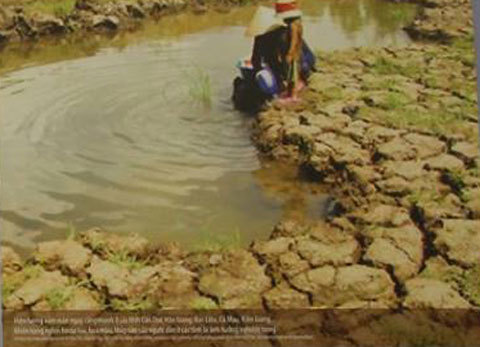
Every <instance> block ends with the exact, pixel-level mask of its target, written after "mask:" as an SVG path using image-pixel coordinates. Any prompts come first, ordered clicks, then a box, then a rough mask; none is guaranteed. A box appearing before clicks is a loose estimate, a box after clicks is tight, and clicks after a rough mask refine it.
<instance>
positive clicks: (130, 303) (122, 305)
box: [109, 298, 156, 311]
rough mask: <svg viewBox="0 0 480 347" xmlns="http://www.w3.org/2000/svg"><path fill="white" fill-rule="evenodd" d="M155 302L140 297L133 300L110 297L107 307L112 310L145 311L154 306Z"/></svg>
mask: <svg viewBox="0 0 480 347" xmlns="http://www.w3.org/2000/svg"><path fill="white" fill-rule="evenodd" d="M155 306H156V305H155V303H153V302H152V301H151V300H150V299H147V298H141V299H135V300H121V299H116V298H115V299H112V300H111V301H110V305H109V307H110V308H111V309H113V310H114V311H145V310H151V309H154V308H155Z"/></svg>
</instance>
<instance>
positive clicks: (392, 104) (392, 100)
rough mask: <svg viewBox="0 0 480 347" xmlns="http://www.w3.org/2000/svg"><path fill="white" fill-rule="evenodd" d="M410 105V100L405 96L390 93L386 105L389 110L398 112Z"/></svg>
mask: <svg viewBox="0 0 480 347" xmlns="http://www.w3.org/2000/svg"><path fill="white" fill-rule="evenodd" d="M407 104H408V99H407V97H406V96H405V95H403V94H401V93H396V92H390V93H388V95H387V97H386V99H385V102H384V105H382V106H383V107H384V108H385V109H387V110H397V109H399V108H402V107H404V106H405V105H407Z"/></svg>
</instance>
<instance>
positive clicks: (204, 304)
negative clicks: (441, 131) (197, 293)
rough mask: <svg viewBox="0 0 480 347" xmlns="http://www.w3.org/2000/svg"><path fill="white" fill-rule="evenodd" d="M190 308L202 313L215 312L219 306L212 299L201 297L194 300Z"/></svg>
mask: <svg viewBox="0 0 480 347" xmlns="http://www.w3.org/2000/svg"><path fill="white" fill-rule="evenodd" d="M190 308H191V309H192V310H198V311H202V310H214V309H216V308H218V306H217V304H216V303H215V302H214V301H213V300H212V299H209V298H206V297H203V296H201V297H198V298H195V299H193V300H192V302H190Z"/></svg>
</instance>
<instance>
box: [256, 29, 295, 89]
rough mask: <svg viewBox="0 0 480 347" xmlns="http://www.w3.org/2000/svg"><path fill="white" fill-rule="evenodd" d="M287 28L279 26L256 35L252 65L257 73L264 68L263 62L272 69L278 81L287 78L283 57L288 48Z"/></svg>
mask: <svg viewBox="0 0 480 347" xmlns="http://www.w3.org/2000/svg"><path fill="white" fill-rule="evenodd" d="M287 31H288V30H287V28H283V27H282V28H278V29H276V30H273V31H271V32H268V33H266V34H263V35H260V36H256V37H255V41H254V43H253V54H252V65H253V69H254V71H255V73H257V72H258V71H260V70H261V69H262V63H265V64H267V65H268V66H269V67H270V69H271V70H272V72H273V74H274V76H275V78H276V79H277V81H278V82H279V84H280V82H281V81H284V80H285V77H286V76H285V72H284V70H285V69H284V65H283V61H282V60H283V57H284V56H285V50H286V49H288V41H287V35H288V33H287Z"/></svg>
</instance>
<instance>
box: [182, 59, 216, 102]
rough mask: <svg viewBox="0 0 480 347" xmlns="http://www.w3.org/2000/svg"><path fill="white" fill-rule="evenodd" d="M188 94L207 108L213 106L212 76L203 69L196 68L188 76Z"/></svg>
mask: <svg viewBox="0 0 480 347" xmlns="http://www.w3.org/2000/svg"><path fill="white" fill-rule="evenodd" d="M187 80H188V92H189V95H190V97H191V98H192V99H193V100H194V101H196V102H199V103H201V104H202V105H203V106H205V107H211V106H212V82H211V80H210V75H209V74H208V72H206V71H204V70H203V69H201V68H199V67H196V68H194V69H193V70H192V71H190V72H189V73H188V75H187Z"/></svg>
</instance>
